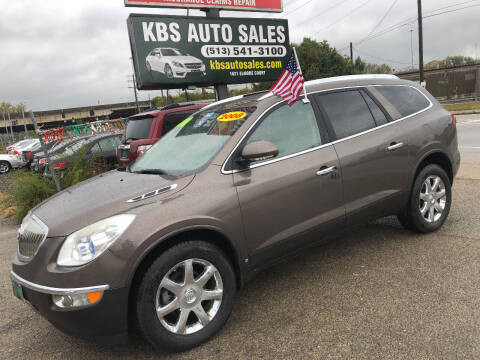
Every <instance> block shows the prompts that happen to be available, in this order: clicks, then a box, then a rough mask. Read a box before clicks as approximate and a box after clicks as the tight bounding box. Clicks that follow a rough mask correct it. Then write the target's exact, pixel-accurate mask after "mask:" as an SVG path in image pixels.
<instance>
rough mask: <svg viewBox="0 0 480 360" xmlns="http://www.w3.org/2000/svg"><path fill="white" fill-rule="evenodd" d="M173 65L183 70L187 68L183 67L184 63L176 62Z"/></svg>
mask: <svg viewBox="0 0 480 360" xmlns="http://www.w3.org/2000/svg"><path fill="white" fill-rule="evenodd" d="M173 65H175V66H176V67H181V68H183V67H185V66H183V64H182V63H179V62H178V61H174V62H173Z"/></svg>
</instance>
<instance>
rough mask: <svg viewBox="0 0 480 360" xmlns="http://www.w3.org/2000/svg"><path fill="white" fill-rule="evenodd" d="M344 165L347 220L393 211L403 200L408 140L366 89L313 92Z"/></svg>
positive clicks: (406, 181)
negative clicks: (315, 93)
mask: <svg viewBox="0 0 480 360" xmlns="http://www.w3.org/2000/svg"><path fill="white" fill-rule="evenodd" d="M315 100H316V101H317V103H318V104H319V106H320V108H321V110H322V112H323V114H324V116H325V118H326V119H327V120H328V121H327V123H328V127H329V129H330V134H331V136H332V137H334V138H335V140H336V141H335V143H334V147H335V150H336V152H337V154H338V157H339V160H340V165H341V169H342V179H343V188H344V199H345V207H346V214H347V224H349V225H354V224H357V223H362V222H365V221H368V220H371V219H374V218H377V217H379V216H384V215H389V214H394V213H395V212H398V211H399V210H400V209H402V207H403V206H404V205H405V203H406V189H407V187H408V179H409V176H410V169H411V167H410V164H409V158H408V139H407V138H406V136H404V132H403V130H402V126H401V124H400V123H395V122H391V118H390V116H389V115H388V113H386V112H385V110H384V109H383V108H382V107H381V105H380V104H379V103H378V102H377V101H376V100H375V98H374V97H373V96H372V95H371V94H370V93H369V92H368V91H367V90H365V89H349V90H348V89H347V90H342V91H335V92H330V93H321V94H317V95H316V96H315Z"/></svg>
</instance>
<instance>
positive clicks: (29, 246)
mask: <svg viewBox="0 0 480 360" xmlns="http://www.w3.org/2000/svg"><path fill="white" fill-rule="evenodd" d="M47 232H48V228H47V226H46V225H45V224H43V223H42V222H41V221H40V219H38V218H37V217H36V216H35V215H27V216H26V217H25V219H24V220H23V222H22V226H21V227H20V229H19V230H18V234H17V238H18V255H19V257H20V258H21V259H22V260H29V259H31V258H32V257H34V256H35V255H36V253H37V251H38V249H39V248H40V245H41V244H42V242H43V240H45V238H46V237H47Z"/></svg>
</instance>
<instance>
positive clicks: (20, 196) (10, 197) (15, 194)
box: [0, 147, 108, 222]
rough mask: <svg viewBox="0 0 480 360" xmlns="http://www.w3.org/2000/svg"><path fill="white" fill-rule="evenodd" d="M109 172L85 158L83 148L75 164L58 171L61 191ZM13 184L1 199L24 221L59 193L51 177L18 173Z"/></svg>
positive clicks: (100, 164) (2, 205) (23, 171)
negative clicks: (36, 207) (44, 202)
mask: <svg viewBox="0 0 480 360" xmlns="http://www.w3.org/2000/svg"><path fill="white" fill-rule="evenodd" d="M107 170H108V166H107V165H106V164H105V163H104V162H102V161H98V160H94V159H92V158H88V157H86V156H85V147H83V148H82V149H80V151H79V153H78V155H77V156H75V159H74V161H73V163H72V164H71V165H70V166H69V167H67V168H66V169H65V170H63V171H57V178H58V180H59V183H60V187H61V188H62V189H66V188H68V187H69V186H72V185H75V184H78V183H79V182H82V181H84V180H87V179H89V178H91V177H93V176H96V175H98V174H101V173H103V172H105V171H107ZM15 175H16V176H15V179H14V180H13V181H12V186H11V191H10V192H9V193H8V194H7V196H6V197H5V198H4V199H2V200H0V206H1V207H2V208H3V209H6V208H10V207H14V208H15V212H14V217H15V219H16V220H17V221H19V222H20V221H21V220H22V219H23V218H24V217H25V215H26V214H27V213H28V212H29V211H30V210H31V209H32V208H33V207H35V206H36V205H38V204H40V203H41V202H42V201H44V200H46V199H48V198H49V197H50V196H52V195H53V194H55V193H56V192H57V188H56V186H55V182H54V180H53V178H52V177H51V176H50V173H48V175H43V174H38V173H32V172H28V171H25V170H19V171H17V172H16V174H15Z"/></svg>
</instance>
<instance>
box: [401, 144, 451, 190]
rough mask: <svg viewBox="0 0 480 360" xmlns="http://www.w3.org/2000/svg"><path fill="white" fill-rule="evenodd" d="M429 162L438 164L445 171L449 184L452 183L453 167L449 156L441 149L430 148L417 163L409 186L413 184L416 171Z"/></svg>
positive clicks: (429, 163)
mask: <svg viewBox="0 0 480 360" xmlns="http://www.w3.org/2000/svg"><path fill="white" fill-rule="evenodd" d="M431 164H435V165H438V166H440V167H441V168H442V169H443V170H444V171H445V172H446V173H447V175H448V179H449V180H450V184H451V185H453V167H452V162H451V161H450V158H449V157H448V156H447V154H445V153H444V152H443V151H440V150H432V151H430V152H429V153H427V154H425V155H424V156H423V157H422V159H421V160H420V161H419V162H418V163H417V166H416V167H415V173H414V175H413V178H412V182H411V186H413V182H414V181H415V178H416V177H417V175H418V173H419V172H420V171H422V169H423V168H424V167H425V166H427V165H431ZM411 186H410V187H411Z"/></svg>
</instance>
